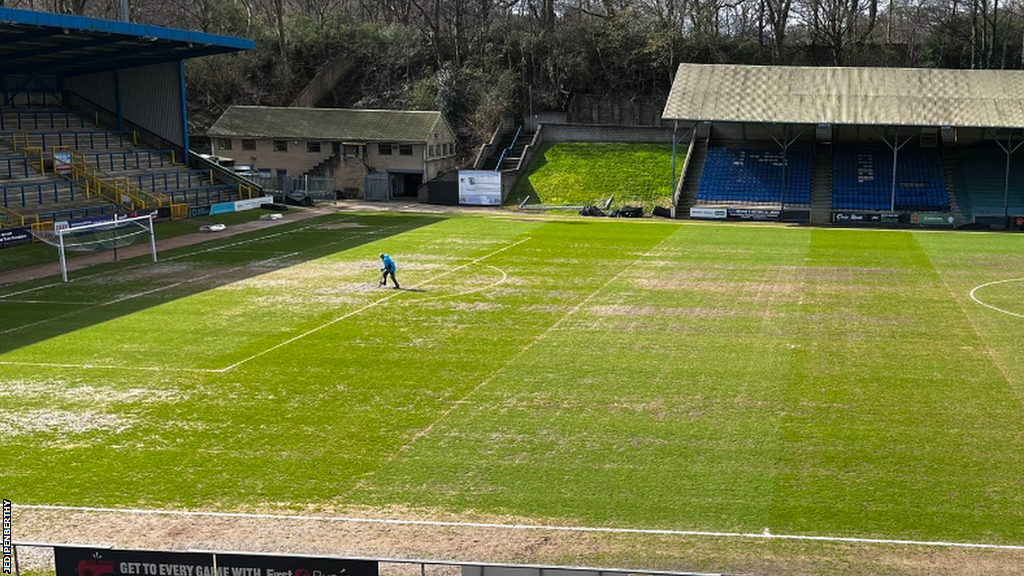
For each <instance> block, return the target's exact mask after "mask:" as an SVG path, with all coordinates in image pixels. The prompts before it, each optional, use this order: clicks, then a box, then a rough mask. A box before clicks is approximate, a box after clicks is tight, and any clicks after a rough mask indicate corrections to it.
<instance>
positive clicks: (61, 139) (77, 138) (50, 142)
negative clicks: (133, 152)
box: [0, 130, 138, 152]
mask: <svg viewBox="0 0 1024 576" xmlns="http://www.w3.org/2000/svg"><path fill="white" fill-rule="evenodd" d="M0 137H10V138H11V146H12V148H13V150H14V151H15V152H17V151H18V148H19V145H20V147H21V148H22V149H24V148H26V147H28V146H35V145H36V144H38V146H39V147H40V148H43V149H44V150H45V149H49V148H54V147H57V146H67V147H70V148H75V149H79V148H90V149H96V148H101V147H102V148H111V145H110V144H111V142H114V143H116V144H117V146H119V147H122V148H123V147H124V146H125V144H126V143H127V144H132V145H134V144H136V143H137V140H138V136H137V135H136V133H135V132H134V131H133V132H106V131H91V130H90V131H76V132H7V133H4V134H0ZM97 142H99V143H102V144H103V146H97ZM87 144H88V145H87Z"/></svg>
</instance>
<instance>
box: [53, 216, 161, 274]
mask: <svg viewBox="0 0 1024 576" xmlns="http://www.w3.org/2000/svg"><path fill="white" fill-rule="evenodd" d="M153 219H154V215H153V214H148V215H145V216H129V217H125V218H118V217H117V215H116V214H115V215H114V218H113V219H111V220H105V221H103V222H93V223H91V224H82V225H80V226H66V227H62V228H56V226H55V227H54V234H55V235H56V236H57V249H58V250H59V252H60V277H61V280H62V281H63V282H67V281H68V260H67V255H66V248H65V245H64V236H65V235H66V234H72V233H78V232H84V231H88V230H112V229H115V228H119V227H123V226H128V225H135V226H138V227H140V228H142V230H143V231H149V248H150V252H151V253H152V256H153V262H156V261H157V260H156V234H155V233H154V230H153ZM143 231H140V232H137V233H136V234H142V233H144V232H143ZM114 254H115V258H116V254H117V247H116V246H115V247H114Z"/></svg>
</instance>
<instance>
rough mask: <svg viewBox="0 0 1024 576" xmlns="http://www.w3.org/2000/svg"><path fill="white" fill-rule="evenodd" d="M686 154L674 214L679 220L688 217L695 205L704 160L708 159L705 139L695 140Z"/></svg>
mask: <svg viewBox="0 0 1024 576" xmlns="http://www.w3.org/2000/svg"><path fill="white" fill-rule="evenodd" d="M687 154H688V155H689V158H688V159H687V166H686V174H684V175H683V182H682V184H681V186H682V189H681V191H680V193H679V202H678V204H676V214H677V215H678V217H680V218H687V217H689V215H690V207H691V206H693V205H694V204H696V203H697V188H699V187H700V178H701V176H702V175H703V174H704V160H706V159H707V157H708V140H707V138H699V139H697V140H696V141H695V142H694V143H693V146H692V147H690V150H689V151H688V152H687Z"/></svg>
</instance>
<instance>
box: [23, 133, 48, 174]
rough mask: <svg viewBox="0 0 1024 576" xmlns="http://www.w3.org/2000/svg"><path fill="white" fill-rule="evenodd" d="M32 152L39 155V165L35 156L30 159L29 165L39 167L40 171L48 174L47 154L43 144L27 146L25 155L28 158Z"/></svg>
mask: <svg viewBox="0 0 1024 576" xmlns="http://www.w3.org/2000/svg"><path fill="white" fill-rule="evenodd" d="M26 138H27V136H26ZM26 142H27V140H26ZM30 154H32V155H37V156H39V165H38V166H36V163H35V157H33V158H32V160H30V161H29V163H28V164H29V166H34V167H36V168H39V173H40V174H42V175H43V176H46V156H45V154H44V152H43V148H42V147H41V146H26V147H25V157H26V158H28V156H29V155H30Z"/></svg>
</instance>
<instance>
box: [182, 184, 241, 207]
mask: <svg viewBox="0 0 1024 576" xmlns="http://www.w3.org/2000/svg"><path fill="white" fill-rule="evenodd" d="M235 190H236V188H235V187H234V186H227V185H223V184H222V185H220V186H203V187H200V188H192V189H189V190H171V191H168V192H166V194H167V195H168V196H170V197H171V203H173V204H195V205H196V206H201V205H203V204H216V203H217V202H230V201H231V200H233V199H234V198H232V194H233V193H234V191H235ZM214 194H216V195H214ZM190 196H192V197H193V198H192V199H191V201H190V200H189V197H190ZM203 199H205V200H206V202H202V201H201V200H203Z"/></svg>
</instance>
